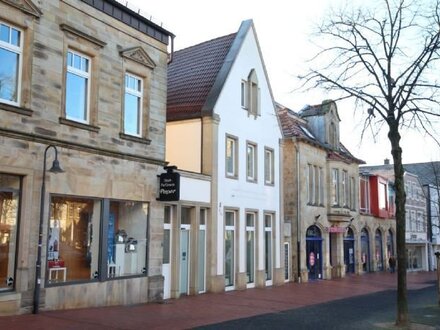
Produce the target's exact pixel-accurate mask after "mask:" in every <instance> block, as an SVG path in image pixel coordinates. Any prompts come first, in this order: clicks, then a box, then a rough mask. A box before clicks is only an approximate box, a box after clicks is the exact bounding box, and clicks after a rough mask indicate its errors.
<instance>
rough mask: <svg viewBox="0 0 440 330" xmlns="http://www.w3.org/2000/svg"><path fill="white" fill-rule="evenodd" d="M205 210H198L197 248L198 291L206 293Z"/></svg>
mask: <svg viewBox="0 0 440 330" xmlns="http://www.w3.org/2000/svg"><path fill="white" fill-rule="evenodd" d="M206 212H207V211H206V209H201V210H200V225H199V246H198V258H197V261H198V264H197V267H198V268H197V270H198V274H197V275H198V276H197V280H198V291H199V293H203V292H205V291H206Z"/></svg>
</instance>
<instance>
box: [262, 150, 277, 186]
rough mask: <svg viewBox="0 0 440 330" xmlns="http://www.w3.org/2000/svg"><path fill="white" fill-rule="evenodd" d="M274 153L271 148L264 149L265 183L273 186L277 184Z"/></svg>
mask: <svg viewBox="0 0 440 330" xmlns="http://www.w3.org/2000/svg"><path fill="white" fill-rule="evenodd" d="M274 154H275V153H274V151H273V149H270V148H267V147H266V148H264V183H265V184H267V185H273V184H274V183H275V179H274V177H275V170H274V167H275V157H274Z"/></svg>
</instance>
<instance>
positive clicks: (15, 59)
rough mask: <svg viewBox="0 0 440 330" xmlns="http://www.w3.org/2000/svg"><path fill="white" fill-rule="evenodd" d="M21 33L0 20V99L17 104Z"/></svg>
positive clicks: (21, 48)
mask: <svg viewBox="0 0 440 330" xmlns="http://www.w3.org/2000/svg"><path fill="white" fill-rule="evenodd" d="M21 34H22V33H21V31H20V30H18V29H17V28H15V27H13V26H10V25H9V24H6V23H4V22H0V63H1V65H0V101H1V102H4V103H8V104H12V105H18V104H19V96H20V95H19V94H20V93H19V91H20V88H19V84H20V80H21V72H20V71H21V58H22V50H23V46H22V37H21Z"/></svg>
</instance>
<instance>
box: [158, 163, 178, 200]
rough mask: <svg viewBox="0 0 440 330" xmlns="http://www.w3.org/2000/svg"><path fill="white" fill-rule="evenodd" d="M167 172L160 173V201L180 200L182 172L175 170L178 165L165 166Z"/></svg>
mask: <svg viewBox="0 0 440 330" xmlns="http://www.w3.org/2000/svg"><path fill="white" fill-rule="evenodd" d="M164 169H165V170H166V171H167V172H166V173H162V174H161V175H159V198H158V200H159V201H163V202H174V201H178V200H180V174H179V173H177V172H174V170H175V169H177V167H176V166H165V167H164Z"/></svg>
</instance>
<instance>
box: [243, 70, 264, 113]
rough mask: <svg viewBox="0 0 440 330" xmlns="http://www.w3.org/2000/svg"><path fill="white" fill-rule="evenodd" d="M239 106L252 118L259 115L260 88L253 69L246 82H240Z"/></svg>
mask: <svg viewBox="0 0 440 330" xmlns="http://www.w3.org/2000/svg"><path fill="white" fill-rule="evenodd" d="M241 106H242V107H243V108H244V109H246V110H248V111H249V114H252V115H254V116H258V115H260V88H259V86H258V77H257V73H256V72H255V70H254V69H252V70H251V72H250V73H249V75H248V77H247V81H242V82H241Z"/></svg>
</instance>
